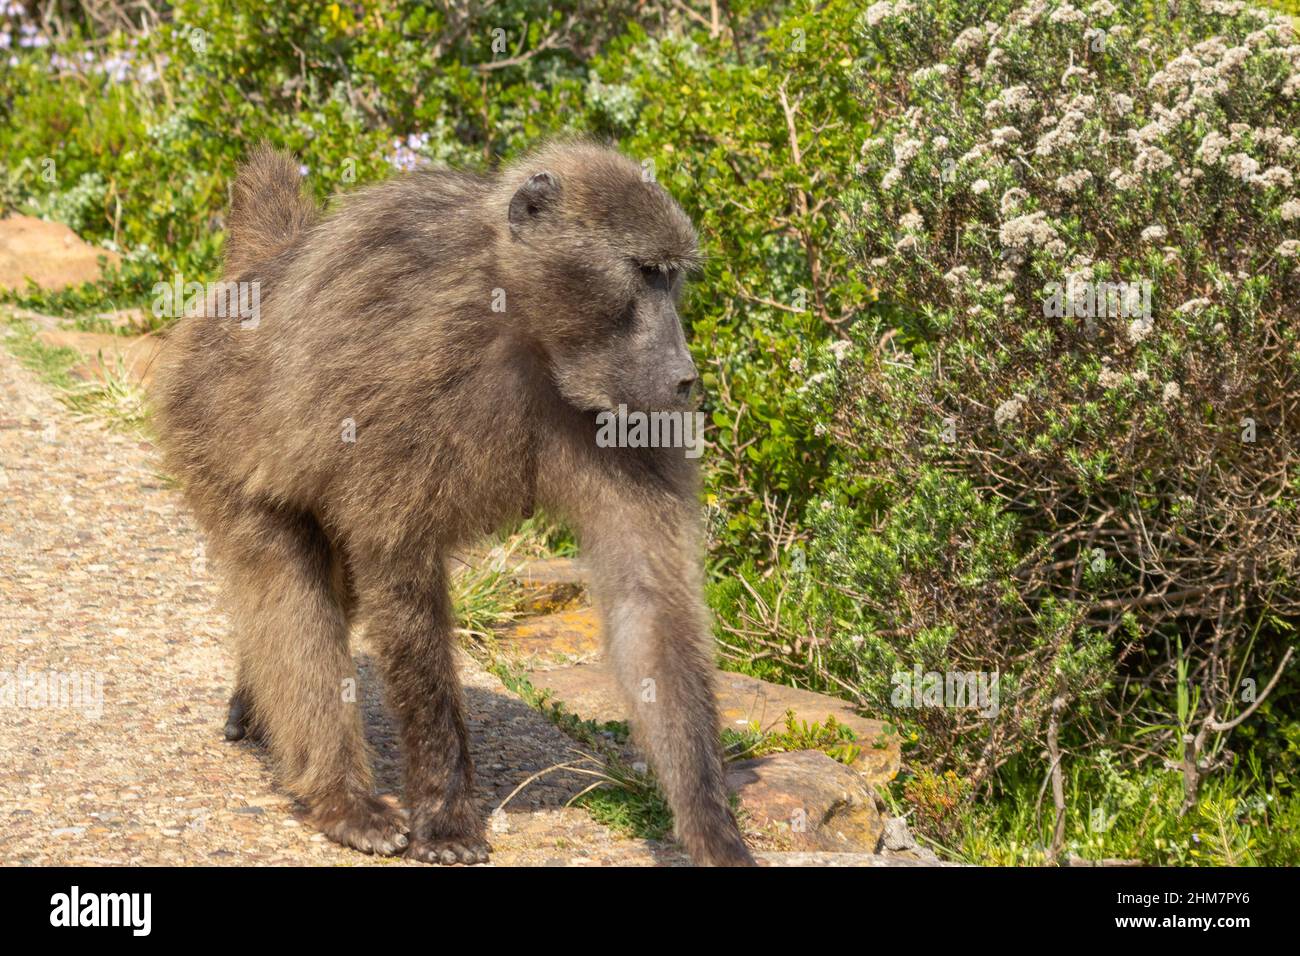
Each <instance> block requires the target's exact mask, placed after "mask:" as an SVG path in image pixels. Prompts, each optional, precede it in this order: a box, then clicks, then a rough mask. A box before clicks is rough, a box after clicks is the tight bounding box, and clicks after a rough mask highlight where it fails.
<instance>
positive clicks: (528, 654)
mask: <svg viewBox="0 0 1300 956" xmlns="http://www.w3.org/2000/svg"><path fill="white" fill-rule="evenodd" d="M497 640H498V641H499V642H500V647H501V649H502V650H503V651H504V652H505V653H506V654H508V655H509V656H511V657H513V658H515V659H516V660H522V661H527V662H528V663H529V664H531V665H533V666H535V667H536V668H538V669H539V670H540V669H545V668H546V667H547V666H548V665H549V666H555V665H556V664H557V663H564V662H569V663H571V662H573V661H574V660H575V659H576V660H585V659H591V658H594V657H596V656H598V655H599V654H600V619H599V617H598V616H597V614H596V612H595V610H594V609H592V608H589V607H585V608H576V609H573V610H569V611H557V612H555V613H554V614H544V615H541V616H540V617H532V618H528V619H527V620H525V621H521V622H519V623H518V624H515V625H513V626H511V627H509V628H507V629H506V630H504V631H502V632H500V633H499V634H498V635H497Z"/></svg>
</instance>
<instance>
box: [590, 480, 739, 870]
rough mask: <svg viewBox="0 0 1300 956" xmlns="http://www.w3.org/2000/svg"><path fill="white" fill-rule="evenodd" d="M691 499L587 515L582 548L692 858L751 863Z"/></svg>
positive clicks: (612, 645)
mask: <svg viewBox="0 0 1300 956" xmlns="http://www.w3.org/2000/svg"><path fill="white" fill-rule="evenodd" d="M695 522H696V517H695V515H694V508H693V504H686V503H680V502H664V501H659V502H658V503H657V504H656V503H655V502H654V501H644V502H631V501H626V500H625V501H624V502H622V503H620V504H618V505H611V506H610V507H608V508H607V509H605V510H603V511H602V512H601V513H600V514H598V515H593V516H591V517H589V519H588V521H587V533H585V534H584V535H583V546H584V551H585V553H586V556H587V559H588V562H589V564H590V567H591V574H592V586H593V591H594V595H595V598H596V602H597V604H598V605H599V607H600V610H601V612H602V616H603V618H604V623H605V634H606V643H607V646H608V649H609V657H610V661H611V663H612V664H613V666H614V669H615V671H616V674H617V678H618V682H619V685H620V688H621V690H622V691H623V696H624V698H625V700H626V701H627V704H628V707H629V711H630V713H631V716H632V724H633V728H634V732H635V736H636V739H637V742H638V743H639V744H640V745H641V747H642V748H644V749H645V750H646V751H647V752H648V755H649V757H650V760H651V762H652V764H653V765H654V769H655V773H656V775H657V776H658V778H659V782H660V784H661V786H662V787H663V789H664V792H665V794H666V795H667V797H668V802H669V805H670V806H671V807H672V810H673V817H674V820H675V828H676V832H677V836H678V838H679V839H680V840H681V841H682V843H683V844H685V846H686V849H687V850H688V851H689V852H690V854H691V857H692V858H693V859H694V860H695V861H696V862H697V863H702V864H708V865H714V866H746V865H751V866H752V865H753V863H754V860H753V857H751V856H750V854H749V850H748V849H746V847H745V844H744V841H743V840H742V839H741V836H740V832H739V830H738V829H737V826H736V821H735V819H734V817H733V816H732V814H731V810H730V807H729V806H728V801H727V790H726V785H725V781H724V774H723V765H722V754H721V743H720V739H719V729H720V728H719V726H718V712H717V702H716V700H715V698H714V690H713V640H712V636H711V634H710V633H709V629H708V623H707V615H706V612H705V608H704V603H703V597H702V581H701V568H700V561H701V555H700V554H699V552H698V548H697V546H696V528H695Z"/></svg>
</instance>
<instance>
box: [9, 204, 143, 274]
mask: <svg viewBox="0 0 1300 956" xmlns="http://www.w3.org/2000/svg"><path fill="white" fill-rule="evenodd" d="M100 256H104V257H105V258H106V259H107V260H108V261H109V262H111V263H117V262H119V261H120V258H119V256H118V255H117V253H115V252H109V251H108V250H107V249H100V248H97V247H95V246H92V245H89V244H87V243H85V242H82V241H81V239H80V238H79V237H78V236H77V234H76V233H75V232H73V231H72V230H71V229H69V228H68V227H67V226H65V225H63V224H62V223H57V222H46V221H45V220H43V219H33V218H32V217H30V216H9V217H8V218H6V219H0V288H5V289H22V288H23V287H25V286H26V284H27V279H29V278H30V279H32V280H34V281H35V282H36V284H37V285H39V286H40V287H41V288H42V289H45V290H47V291H51V292H55V291H58V290H59V289H63V288H65V287H67V286H70V285H80V284H82V283H83V282H94V281H95V280H96V279H98V278H99V274H100V269H99V257H100Z"/></svg>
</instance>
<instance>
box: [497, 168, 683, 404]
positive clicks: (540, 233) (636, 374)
mask: <svg viewBox="0 0 1300 956" xmlns="http://www.w3.org/2000/svg"><path fill="white" fill-rule="evenodd" d="M510 221H511V230H512V234H513V235H514V236H515V238H516V251H517V253H518V255H519V256H520V257H521V259H522V260H523V261H525V262H526V263H527V269H528V273H529V274H530V275H531V276H534V277H535V278H534V281H535V282H536V284H537V286H538V287H539V288H540V290H541V292H540V293H539V295H538V299H539V301H541V302H542V303H543V307H542V308H541V309H539V310H536V313H535V314H534V315H533V316H532V319H531V323H532V327H533V331H534V334H535V335H536V337H537V340H538V341H539V342H540V343H541V345H542V347H543V349H544V350H545V352H546V353H547V356H548V358H549V360H550V365H551V372H552V376H553V378H554V381H555V383H556V386H557V387H558V389H559V391H560V393H561V394H562V395H563V397H564V398H565V399H566V400H567V401H568V402H570V403H571V404H573V405H575V406H576V407H578V408H581V409H584V410H588V411H605V410H613V409H617V407H618V406H619V405H626V406H627V407H628V408H629V409H630V410H638V411H667V410H676V409H683V408H686V407H688V406H689V405H690V404H691V403H692V401H693V399H694V394H693V393H694V385H695V382H696V380H697V378H698V377H699V375H698V372H697V370H696V367H695V362H694V361H693V360H692V358H691V354H690V351H689V350H688V349H687V346H686V336H685V335H684V333H683V331H682V322H681V318H680V317H679V315H678V311H677V309H678V304H679V302H680V299H681V294H682V287H683V282H684V279H685V274H684V273H685V270H686V268H687V267H689V265H690V264H691V263H692V262H693V261H694V258H695V255H696V253H695V233H694V229H693V228H692V227H691V224H690V221H689V220H688V219H687V217H686V215H685V213H683V212H682V210H681V209H680V208H679V207H678V206H677V204H676V203H675V202H673V200H672V199H671V198H670V197H669V196H668V194H667V193H666V192H665V191H664V190H663V189H662V188H661V187H660V186H659V185H658V184H656V183H654V182H647V181H645V180H643V179H642V178H641V175H640V169H639V168H638V167H636V166H635V165H633V164H632V163H630V161H628V160H626V159H624V158H623V157H621V156H618V155H617V154H612V155H611V154H608V153H604V152H602V153H600V154H598V155H597V157H596V158H594V159H593V160H592V162H591V163H590V164H588V165H586V166H583V167H580V168H578V169H573V170H557V171H556V172H542V173H537V174H534V175H532V176H530V177H529V178H528V179H527V180H526V181H525V182H524V184H523V185H522V186H521V187H520V189H519V190H518V191H517V192H516V193H515V197H514V199H513V200H512V202H511V206H510Z"/></svg>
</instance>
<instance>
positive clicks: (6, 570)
mask: <svg viewBox="0 0 1300 956" xmlns="http://www.w3.org/2000/svg"><path fill="white" fill-rule="evenodd" d="M157 468H158V464H157V458H156V456H155V454H154V451H153V449H152V448H151V446H150V445H149V444H148V443H147V442H142V441H140V440H139V439H136V438H132V437H128V436H124V435H121V434H116V433H113V432H111V431H108V430H107V429H105V428H104V427H102V426H101V425H99V424H97V423H93V422H85V421H78V420H76V419H75V418H73V417H72V415H71V414H70V413H69V412H67V411H66V410H65V409H64V408H63V406H61V405H60V404H59V403H58V402H57V401H56V400H55V399H54V397H53V396H52V395H51V394H50V392H49V391H48V389H46V388H45V387H44V386H43V385H42V384H41V383H40V382H38V381H37V380H36V378H35V377H34V376H33V375H32V374H31V373H30V372H28V371H27V370H26V369H24V368H22V367H21V366H20V365H19V364H18V362H17V360H16V359H14V357H13V356H12V355H11V354H9V352H8V351H7V350H5V349H4V348H0V864H10V865H13V864H45V865H49V864H206V863H242V864H313V865H334V864H337V865H358V864H376V863H378V864H383V865H388V866H393V865H418V864H404V863H403V862H402V861H400V860H375V859H372V858H370V857H366V856H363V855H361V854H358V853H353V852H351V851H348V850H344V849H342V848H340V847H337V846H335V845H334V844H332V843H330V842H328V841H327V840H325V839H324V838H323V837H322V836H320V835H319V834H316V833H314V832H313V831H312V830H310V829H309V828H307V827H306V826H304V825H303V824H302V823H301V822H300V821H299V820H298V819H297V818H296V808H295V806H294V805H293V802H292V801H291V800H289V799H288V798H286V797H285V796H284V795H283V794H281V793H280V792H278V791H277V790H276V789H275V787H274V786H273V784H272V781H271V776H270V773H269V769H268V766H267V763H266V761H265V759H264V755H263V753H262V752H261V751H260V750H259V749H258V748H257V747H256V745H253V744H248V743H240V744H229V743H226V742H225V741H224V740H223V739H222V736H221V728H222V725H223V723H224V720H225V707H226V698H227V695H228V692H229V681H230V675H231V673H232V667H231V660H230V656H229V654H228V652H227V651H226V649H225V648H224V647H223V643H222V637H223V633H224V630H225V626H226V625H225V617H224V615H223V614H222V613H221V612H220V611H219V610H218V609H217V607H216V597H217V593H216V588H215V584H214V581H213V579H212V577H211V575H210V574H209V571H208V569H207V567H206V563H205V560H204V557H203V549H202V546H201V543H200V540H199V537H198V535H197V533H196V529H195V527H194V524H193V522H192V520H191V518H190V517H189V515H188V514H187V512H186V511H185V509H184V507H183V504H182V502H181V499H180V496H179V494H178V493H177V492H176V491H175V490H174V489H173V488H171V487H169V485H168V482H167V481H166V480H165V479H164V478H163V477H162V476H161V475H160V474H159V473H158V471H157V470H156V469H157ZM358 662H359V665H360V668H361V684H362V689H363V693H364V695H365V696H364V700H365V714H366V723H367V732H368V735H369V736H370V738H371V741H372V744H373V747H374V750H375V755H376V772H377V776H378V779H379V790H380V792H383V793H393V792H396V791H397V790H398V789H399V787H400V783H399V774H400V770H399V765H398V762H397V751H396V744H395V734H394V728H393V726H392V724H391V722H390V721H389V720H388V718H387V715H386V714H385V712H384V710H383V706H382V703H381V701H380V699H379V696H378V694H379V689H378V687H377V683H378V681H377V679H376V678H375V675H374V674H373V672H372V671H371V668H370V667H369V660H368V658H367V655H366V654H365V653H364V648H362V649H360V650H359V651H358ZM51 672H53V673H54V674H55V675H56V682H55V685H54V692H53V693H49V692H48V689H49V687H50V681H49V680H48V678H49V675H50V673H51ZM462 674H463V679H464V681H465V685H466V695H467V700H468V706H469V712H470V724H471V727H470V729H471V733H472V735H473V739H474V758H475V763H476V765H477V767H478V797H479V800H480V803H481V806H482V808H483V811H484V813H487V812H488V811H490V810H492V809H494V808H495V807H497V806H498V805H499V804H500V803H501V801H502V800H503V799H504V798H505V797H506V796H507V795H508V794H509V793H510V792H511V791H513V790H514V789H515V788H516V787H517V786H518V785H519V784H520V783H521V782H523V781H524V780H525V779H526V778H528V777H529V776H531V775H532V774H534V773H536V772H537V771H539V770H542V769H544V768H546V767H550V766H553V765H555V764H557V763H561V762H563V761H565V760H568V759H571V757H572V747H573V746H574V745H573V743H572V741H570V740H569V738H567V737H565V736H564V735H563V734H561V733H560V732H559V731H558V730H556V729H555V728H554V727H552V726H551V724H550V723H549V722H547V721H546V719H545V718H543V717H542V716H541V715H540V714H538V713H537V712H536V711H534V710H532V709H531V708H529V707H527V706H526V705H525V704H523V703H522V702H521V701H520V700H518V699H517V698H516V697H514V696H513V695H511V694H510V693H508V692H507V691H505V690H504V688H502V686H501V685H500V683H499V682H498V681H497V679H496V678H495V677H494V676H492V675H491V674H489V673H487V672H485V671H484V670H483V669H482V668H480V667H479V666H478V665H477V664H475V663H474V662H473V661H471V660H469V659H468V658H466V659H465V660H464V663H463V667H462ZM60 682H61V683H60ZM42 689H45V691H46V693H42ZM42 698H45V699H42ZM587 780H589V778H586V779H582V778H574V777H569V776H566V775H564V774H562V773H561V774H552V775H548V776H546V777H544V778H542V780H541V781H538V782H534V783H532V784H530V785H529V786H528V787H526V788H525V789H524V790H523V791H522V792H521V793H520V794H519V795H518V796H516V797H515V798H514V800H512V801H511V803H510V804H509V805H508V806H507V807H506V810H505V812H504V813H503V814H499V815H497V816H496V817H495V818H494V820H495V823H494V825H493V827H492V833H491V840H492V843H493V846H494V848H495V852H494V855H493V862H494V863H496V864H499V865H500V864H506V865H548V864H549V865H557V864H558V865H569V864H573V865H601V864H624V865H628V864H643V865H644V864H654V863H680V862H682V861H683V858H682V857H681V856H680V855H679V854H677V853H676V852H674V851H671V850H668V849H666V848H663V847H659V846H656V845H652V844H649V843H646V842H644V841H638V840H632V839H626V838H623V837H619V836H617V835H615V834H613V833H611V832H610V831H609V830H607V829H606V828H604V827H602V826H600V825H598V824H596V823H595V822H593V821H592V820H591V818H590V817H589V816H588V815H587V813H586V812H585V811H583V810H579V809H564V808H563V804H564V802H565V801H566V800H567V799H568V797H569V796H570V795H571V794H573V793H574V792H576V791H577V790H578V789H579V788H580V787H581V786H583V785H584V784H585V783H586V782H587Z"/></svg>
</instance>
